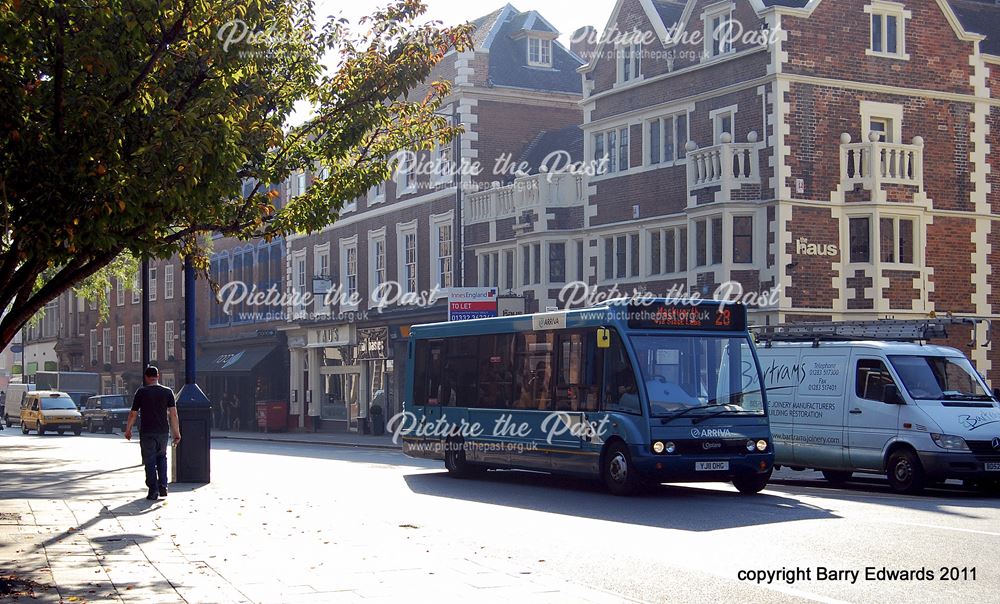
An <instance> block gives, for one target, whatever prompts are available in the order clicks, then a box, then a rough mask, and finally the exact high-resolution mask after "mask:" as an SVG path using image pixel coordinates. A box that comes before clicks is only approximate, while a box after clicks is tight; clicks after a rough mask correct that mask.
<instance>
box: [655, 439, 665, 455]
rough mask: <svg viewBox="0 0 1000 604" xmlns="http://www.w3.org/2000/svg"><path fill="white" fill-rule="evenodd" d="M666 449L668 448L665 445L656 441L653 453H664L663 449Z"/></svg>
mask: <svg viewBox="0 0 1000 604" xmlns="http://www.w3.org/2000/svg"><path fill="white" fill-rule="evenodd" d="M665 448H666V447H664V446H663V443H661V442H660V441H656V442H655V443H653V453H663V449H665Z"/></svg>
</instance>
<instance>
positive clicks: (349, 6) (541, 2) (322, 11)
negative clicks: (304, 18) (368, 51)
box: [316, 0, 615, 45]
mask: <svg viewBox="0 0 1000 604" xmlns="http://www.w3.org/2000/svg"><path fill="white" fill-rule="evenodd" d="M387 3H388V2H387V0H317V3H316V15H317V17H322V16H326V15H333V14H342V15H343V16H345V17H347V18H348V19H350V21H351V22H352V23H356V22H357V18H358V17H360V16H363V15H366V14H369V13H370V12H371V11H372V10H373V9H374V8H375V7H378V6H384V5H385V4H387ZM506 3H507V0H424V4H426V5H427V14H426V19H425V20H436V21H442V22H444V24H446V25H454V24H457V23H463V22H465V21H471V20H473V19H475V18H476V17H481V16H482V15H486V14H488V13H491V12H493V11H494V10H496V9H498V8H500V7H502V6H504V5H505V4H506ZM510 4H512V5H513V6H514V8H516V9H517V10H520V11H528V10H537V11H538V12H539V13H540V14H541V15H542V16H543V17H545V19H546V20H548V22H549V23H551V24H552V25H554V26H555V27H556V28H557V29H558V30H559V31H560V32H561V33H562V38H561V40H562V42H563V43H564V44H567V45H568V40H569V35H570V34H571V33H573V31H574V30H576V29H577V28H579V27H583V26H584V25H593V26H594V27H596V28H597V29H598V30H601V29H603V28H604V25H605V24H606V23H607V20H608V17H610V16H611V11H612V9H613V8H614V6H615V3H614V1H613V0H534V1H533V2H532V1H530V0H527V1H526V0H511V2H510Z"/></svg>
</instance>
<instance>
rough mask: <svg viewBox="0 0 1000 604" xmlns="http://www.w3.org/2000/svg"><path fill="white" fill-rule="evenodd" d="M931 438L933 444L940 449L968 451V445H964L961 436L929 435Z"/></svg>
mask: <svg viewBox="0 0 1000 604" xmlns="http://www.w3.org/2000/svg"><path fill="white" fill-rule="evenodd" d="M931 438H932V439H934V444H935V445H937V446H939V447H941V448H942V449H949V450H952V451H968V450H969V445H967V444H965V439H964V438H962V437H961V436H952V435H950V434H933V433H932V434H931Z"/></svg>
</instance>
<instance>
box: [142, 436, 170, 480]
mask: <svg viewBox="0 0 1000 604" xmlns="http://www.w3.org/2000/svg"><path fill="white" fill-rule="evenodd" d="M167 438H168V435H167V434H139V450H140V451H141V452H142V465H144V466H145V467H146V487H147V488H149V489H150V490H154V489H158V488H159V487H163V488H167Z"/></svg>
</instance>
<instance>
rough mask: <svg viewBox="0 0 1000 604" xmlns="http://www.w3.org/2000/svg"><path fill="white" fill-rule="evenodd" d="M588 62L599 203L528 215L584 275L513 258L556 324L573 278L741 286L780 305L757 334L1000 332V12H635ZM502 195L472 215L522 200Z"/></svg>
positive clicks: (707, 2) (592, 182)
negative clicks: (903, 323) (962, 327)
mask: <svg viewBox="0 0 1000 604" xmlns="http://www.w3.org/2000/svg"><path fill="white" fill-rule="evenodd" d="M717 32H720V33H721V35H716V33H717ZM587 58H588V64H587V65H586V66H584V67H583V68H581V70H580V72H581V74H582V76H583V78H584V95H585V99H584V100H583V101H582V103H581V105H582V107H583V109H584V115H585V119H584V123H583V131H584V146H585V150H584V153H585V157H586V158H587V159H588V160H592V161H593V164H594V165H595V167H596V169H595V174H594V175H593V176H591V177H589V178H587V180H586V187H587V191H586V193H585V194H584V195H582V198H583V199H585V202H583V203H582V204H580V203H577V202H567V201H565V200H566V198H565V193H564V191H563V189H562V188H559V189H558V191H557V192H551V191H549V192H548V193H546V192H545V189H540V191H542V192H543V193H542V195H543V198H542V199H540V200H531V201H530V202H524V203H530V204H534V205H537V206H541V207H545V208H547V212H548V214H547V217H548V218H549V220H548V221H547V223H540V222H538V221H536V222H535V223H534V224H533V225H531V226H528V227H525V230H524V231H522V232H520V233H519V235H520V237H526V236H528V233H531V234H533V235H535V236H536V237H538V238H539V239H540V240H541V242H542V245H541V249H542V250H543V254H544V250H545V249H546V248H550V246H551V245H553V244H556V245H559V246H562V245H566V246H567V248H568V249H574V250H576V251H575V253H576V255H577V257H578V258H581V260H580V261H579V262H581V263H582V265H583V267H582V268H583V270H579V268H577V269H571V270H569V271H568V273H567V275H566V276H567V278H566V279H565V280H559V279H556V278H548V279H546V276H545V275H544V274H543V275H542V278H541V279H539V277H538V276H536V275H534V274H533V273H532V272H531V271H532V268H533V266H534V263H533V262H532V261H530V252H531V251H533V250H531V249H525V246H522V245H517V246H512V248H513V250H514V254H515V258H516V261H515V263H514V264H515V271H514V272H515V274H514V275H513V279H512V280H513V281H514V282H515V284H517V285H518V286H520V287H526V284H531V287H533V288H534V289H535V290H537V291H539V292H545V291H548V292H549V295H548V297H547V299H546V300H545V301H544V304H543V305H545V306H548V305H559V306H562V305H564V304H563V303H565V302H566V301H565V300H559V299H557V296H558V293H559V291H560V289H561V288H562V286H563V285H564V284H565V283H566V282H567V281H571V280H572V279H570V278H569V275H573V278H575V279H578V280H580V281H584V282H586V283H587V284H588V285H589V286H590V287H592V288H594V289H595V290H597V291H609V290H613V289H615V288H617V289H618V290H620V291H623V292H631V291H633V290H638V291H649V292H652V293H657V294H664V293H667V292H683V291H696V292H698V293H699V294H700V295H703V296H706V297H711V296H712V295H713V294H714V293H716V292H717V291H719V287H720V285H723V284H729V283H735V284H739V288H741V289H742V290H743V291H744V292H745V293H747V294H749V293H760V294H767V295H764V296H749V297H748V298H747V300H748V301H749V302H751V303H752V304H753V305H754V306H752V308H754V310H753V312H752V316H753V320H754V321H755V322H757V323H768V322H770V323H777V322H786V321H800V320H850V319H872V318H880V317H895V318H908V317H926V316H928V314H930V313H938V314H942V315H943V314H945V313H954V314H956V315H969V316H972V315H974V316H981V317H990V318H992V317H994V316H995V313H996V309H995V307H994V304H995V303H996V302H997V300H995V298H994V296H995V295H996V294H995V293H994V291H993V286H994V283H995V281H996V279H997V276H996V275H995V274H994V272H993V271H992V270H991V267H992V261H993V256H994V254H995V253H996V249H997V248H996V247H995V246H994V243H993V242H994V241H995V239H996V238H997V237H998V236H1000V227H998V226H997V224H996V219H997V213H998V211H1000V205H998V204H1000V189H998V188H997V187H996V186H994V185H995V182H996V181H997V179H998V173H1000V169H998V168H996V167H995V166H997V164H998V153H1000V147H998V141H997V138H998V136H1000V130H998V128H997V126H998V123H997V119H998V115H1000V99H998V96H997V91H998V90H1000V88H998V84H1000V79H998V76H1000V67H998V63H1000V6H997V5H996V4H995V3H994V2H992V1H974V0H952V1H950V2H948V1H945V0H940V1H939V0H912V1H905V2H884V1H882V0H838V1H836V2H834V1H833V0H808V1H807V0H799V1H796V0H782V1H780V2H779V1H768V0H731V1H722V2H719V1H717V0H714V1H713V0H688V1H687V2H682V1H672V0H620V1H619V2H618V3H617V4H616V5H615V7H614V10H613V13H612V16H611V18H610V20H609V22H608V25H607V27H606V28H605V32H604V35H603V36H602V37H601V38H600V39H599V40H598V43H597V44H596V45H595V46H594V47H593V52H592V53H590V54H589V55H588V57H587ZM547 180H548V181H551V178H548V179H547ZM546 194H547V195H548V196H549V197H548V198H547V199H546V198H544V196H545V195H546ZM490 195H491V196H492V199H491V200H489V201H488V202H485V201H483V200H481V199H480V198H476V197H470V198H469V199H468V204H469V206H471V207H469V209H468V213H469V214H470V216H473V217H475V216H481V215H484V214H488V213H489V211H487V210H483V209H481V208H477V207H476V205H477V204H479V205H482V206H485V207H487V208H500V211H503V209H502V206H503V205H504V203H507V202H506V201H504V198H505V197H512V198H517V196H518V195H519V193H518V192H517V190H516V187H513V186H512V187H509V188H506V189H501V190H499V191H493V192H490ZM508 205H510V204H508ZM556 210H559V211H558V212H557V211H556ZM575 210H580V211H582V221H583V228H582V229H580V230H576V231H574V230H573V220H575V218H573V219H566V217H568V216H574V214H573V212H574V211H575ZM491 211H496V210H491ZM477 212H478V213H477ZM475 219H476V218H473V220H475ZM484 222H486V223H487V224H488V225H489V226H488V228H489V229H491V232H492V231H493V230H495V231H498V232H499V231H502V230H503V228H502V227H501V224H502V222H501V220H500V218H499V216H489V217H488V218H487V219H486V220H485V221H484ZM482 228H486V227H482ZM493 243H502V238H499V239H498V240H496V241H493V242H491V244H493ZM517 243H518V244H520V243H521V240H520V239H518V241H517ZM580 244H582V252H581V251H580V250H579V248H578V247H577V246H579V245H580ZM483 251H484V252H485V251H486V248H485V247H484V248H483ZM559 253H560V254H561V251H560V252H559ZM478 255H479V254H477V256H478ZM560 257H561V256H560ZM542 264H543V266H544V265H545V264H546V263H545V262H543V263H542ZM568 264H570V265H572V264H573V262H572V260H570V261H568ZM481 268H485V265H481ZM543 273H544V271H543ZM553 276H554V277H560V276H563V272H562V271H561V270H560V271H556V274H555V275H550V277H553ZM480 278H483V277H482V270H480ZM539 281H540V282H539ZM485 282H488V281H485ZM517 289H518V288H517V287H515V290H517ZM729 291H732V290H729ZM971 336H972V334H971V333H957V332H956V333H954V334H952V337H951V342H950V343H951V344H953V345H956V346H958V347H960V348H963V349H965V350H966V351H967V352H968V353H969V354H970V356H971V358H972V359H973V361H974V362H975V363H976V365H977V367H978V368H979V369H980V370H981V371H982V372H983V373H984V374H986V375H988V376H991V375H992V374H993V372H994V364H993V361H994V359H995V357H996V355H997V353H996V350H995V349H996V347H995V346H986V347H984V346H981V345H979V346H975V347H971V346H970V341H971V340H972V337H971ZM987 340H988V337H987V334H985V333H979V334H978V337H977V341H978V342H979V343H980V344H982V343H983V342H986V341H987ZM996 368H997V369H1000V365H996Z"/></svg>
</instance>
